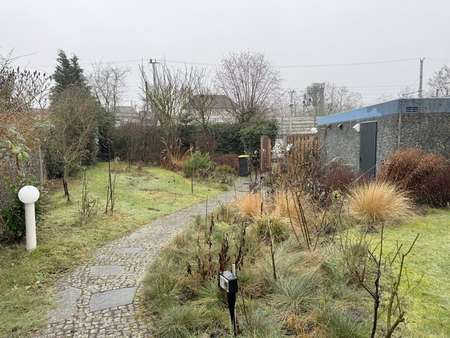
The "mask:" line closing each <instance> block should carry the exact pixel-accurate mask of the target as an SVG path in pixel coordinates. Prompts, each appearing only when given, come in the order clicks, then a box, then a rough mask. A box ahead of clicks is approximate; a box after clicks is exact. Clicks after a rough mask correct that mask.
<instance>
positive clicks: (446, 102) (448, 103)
mask: <svg viewBox="0 0 450 338" xmlns="http://www.w3.org/2000/svg"><path fill="white" fill-rule="evenodd" d="M398 113H411V114H413V113H450V98H448V97H445V98H422V99H397V100H392V101H388V102H383V103H379V104H375V105H372V106H367V107H362V108H358V109H354V110H351V111H348V112H342V113H338V114H333V115H326V116H319V117H317V124H318V125H319V126H323V125H328V124H335V123H342V122H347V121H363V120H368V119H375V120H376V119H378V118H380V117H385V116H389V115H394V114H398Z"/></svg>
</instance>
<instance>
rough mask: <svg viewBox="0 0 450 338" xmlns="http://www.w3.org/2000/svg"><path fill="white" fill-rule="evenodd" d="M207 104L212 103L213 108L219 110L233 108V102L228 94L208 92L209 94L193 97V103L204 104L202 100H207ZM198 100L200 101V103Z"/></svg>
mask: <svg viewBox="0 0 450 338" xmlns="http://www.w3.org/2000/svg"><path fill="white" fill-rule="evenodd" d="M206 99H207V101H204V102H207V105H210V106H211V108H212V109H217V110H227V109H232V108H233V102H232V101H231V99H230V98H229V97H228V96H225V95H218V94H208V95H195V96H194V97H193V98H192V101H193V102H192V104H193V106H194V107H195V105H196V104H200V105H201V104H202V101H201V100H206ZM196 101H199V102H198V103H197V102H196Z"/></svg>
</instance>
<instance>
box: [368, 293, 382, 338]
mask: <svg viewBox="0 0 450 338" xmlns="http://www.w3.org/2000/svg"><path fill="white" fill-rule="evenodd" d="M379 306H380V303H379V300H375V302H374V304H373V320H372V333H371V334H370V337H371V338H375V333H376V332H377V322H378V308H379Z"/></svg>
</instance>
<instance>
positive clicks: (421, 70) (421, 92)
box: [419, 58, 425, 98]
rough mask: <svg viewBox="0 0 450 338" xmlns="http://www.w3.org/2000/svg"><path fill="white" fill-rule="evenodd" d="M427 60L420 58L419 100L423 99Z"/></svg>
mask: <svg viewBox="0 0 450 338" xmlns="http://www.w3.org/2000/svg"><path fill="white" fill-rule="evenodd" d="M424 61H425V58H420V71H419V98H422V97H423V62H424Z"/></svg>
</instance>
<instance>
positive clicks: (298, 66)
mask: <svg viewBox="0 0 450 338" xmlns="http://www.w3.org/2000/svg"><path fill="white" fill-rule="evenodd" d="M408 61H417V58H407V59H394V60H382V61H368V62H349V63H325V64H303V65H301V64H299V65H286V66H278V67H277V68H320V67H350V66H364V65H378V64H385V63H399V62H408Z"/></svg>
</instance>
